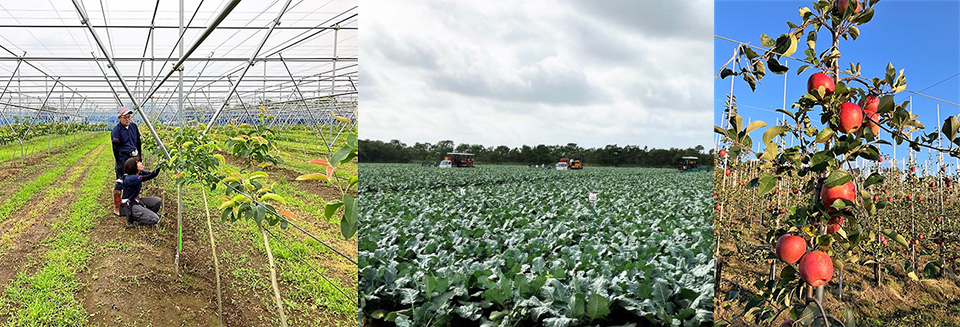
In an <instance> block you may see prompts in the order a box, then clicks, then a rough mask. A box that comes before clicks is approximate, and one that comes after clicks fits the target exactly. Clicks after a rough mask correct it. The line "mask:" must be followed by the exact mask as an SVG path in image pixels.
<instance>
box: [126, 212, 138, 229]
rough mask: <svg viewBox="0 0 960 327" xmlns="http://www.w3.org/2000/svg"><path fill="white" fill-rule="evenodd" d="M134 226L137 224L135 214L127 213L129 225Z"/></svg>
mask: <svg viewBox="0 0 960 327" xmlns="http://www.w3.org/2000/svg"><path fill="white" fill-rule="evenodd" d="M133 226H136V225H135V224H134V219H133V214H132V213H131V214H129V215H127V227H133Z"/></svg>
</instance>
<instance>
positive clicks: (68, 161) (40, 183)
mask: <svg viewBox="0 0 960 327" xmlns="http://www.w3.org/2000/svg"><path fill="white" fill-rule="evenodd" d="M107 139H108V136H107V135H103V136H101V137H99V138H97V141H95V142H87V143H84V144H83V145H82V146H80V147H77V148H74V149H73V150H72V151H71V152H70V153H69V154H68V155H67V157H66V158H65V159H64V160H61V161H59V163H58V165H56V166H54V167H50V168H48V170H47V171H46V172H45V173H44V174H43V175H40V177H37V179H35V180H33V181H32V182H30V183H28V184H27V185H24V186H23V188H21V189H20V191H17V193H14V194H13V196H11V197H10V200H8V201H7V202H6V203H4V204H2V205H0V221H4V220H6V219H7V217H8V216H9V215H10V213H11V212H13V210H15V209H17V208H19V207H20V206H22V205H23V204H24V203H27V201H29V200H30V199H31V198H33V195H34V194H35V193H36V192H37V191H40V190H43V189H45V188H46V187H47V186H49V185H50V184H51V183H53V181H54V180H55V179H56V178H57V177H60V176H61V175H63V172H64V171H65V170H66V169H67V167H70V166H72V165H73V164H74V163H76V162H78V161H79V160H80V159H82V158H83V155H84V154H86V153H88V152H89V151H90V150H92V149H93V148H94V147H96V146H97V145H98V144H103V143H102V142H106V140H107ZM108 153H109V152H108ZM105 162H113V161H112V160H110V159H107V160H106V161H105Z"/></svg>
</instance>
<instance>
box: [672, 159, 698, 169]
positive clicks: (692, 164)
mask: <svg viewBox="0 0 960 327" xmlns="http://www.w3.org/2000/svg"><path fill="white" fill-rule="evenodd" d="M699 159H700V158H697V157H681V158H680V164H679V165H677V169H678V170H680V172H681V173H687V172H695V171H700V165H699V164H698V163H697V160H699Z"/></svg>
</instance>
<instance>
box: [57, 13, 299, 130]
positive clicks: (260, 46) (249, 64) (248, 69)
mask: <svg viewBox="0 0 960 327" xmlns="http://www.w3.org/2000/svg"><path fill="white" fill-rule="evenodd" d="M74 1H76V0H74ZM290 2H291V0H287V2H285V3H284V4H283V8H282V9H280V13H278V14H277V18H276V19H274V20H273V24H272V25H271V26H270V29H269V30H267V34H266V35H264V36H263V40H260V45H259V46H257V51H254V52H253V55H252V56H250V62H248V63H247V65H246V66H245V67H244V68H243V73H241V74H240V78H239V79H238V80H237V83H236V84H234V85H233V89H232V90H230V92H229V93H227V96H226V97H225V98H224V99H223V105H221V106H220V109H218V110H217V111H216V112H214V113H213V117H211V118H210V123H208V124H207V129H206V130H204V131H203V134H204V135H205V134H207V132H208V131H210V127H212V126H213V122H214V121H216V120H217V116H218V115H220V112H221V111H223V108H224V107H226V106H227V103H229V102H230V96H231V95H232V94H233V92H235V91H236V90H237V86H239V85H240V81H242V80H243V77H244V76H246V75H247V72H248V71H250V67H253V65H254V63H255V62H254V59H256V58H257V55H259V54H260V50H263V45H264V44H266V43H267V39H268V38H270V34H272V33H273V29H274V28H275V27H277V25H280V18H281V17H283V14H284V13H285V12H286V11H287V8H288V7H290ZM241 104H242V103H241Z"/></svg>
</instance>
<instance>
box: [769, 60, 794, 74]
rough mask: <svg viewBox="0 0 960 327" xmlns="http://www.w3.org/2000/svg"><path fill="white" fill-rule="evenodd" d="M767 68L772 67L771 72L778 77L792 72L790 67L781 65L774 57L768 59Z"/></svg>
mask: <svg viewBox="0 0 960 327" xmlns="http://www.w3.org/2000/svg"><path fill="white" fill-rule="evenodd" d="M767 66H769V67H770V71H771V72H773V73H774V74H777V75H783V74H785V73H786V72H788V71H790V67H787V66H784V65H781V64H780V62H779V61H777V59H774V58H773V57H771V58H768V59H767Z"/></svg>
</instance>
